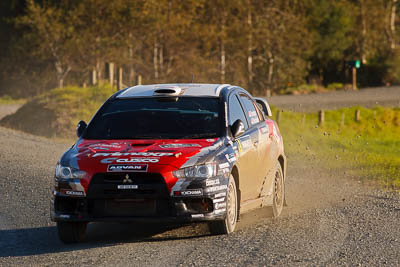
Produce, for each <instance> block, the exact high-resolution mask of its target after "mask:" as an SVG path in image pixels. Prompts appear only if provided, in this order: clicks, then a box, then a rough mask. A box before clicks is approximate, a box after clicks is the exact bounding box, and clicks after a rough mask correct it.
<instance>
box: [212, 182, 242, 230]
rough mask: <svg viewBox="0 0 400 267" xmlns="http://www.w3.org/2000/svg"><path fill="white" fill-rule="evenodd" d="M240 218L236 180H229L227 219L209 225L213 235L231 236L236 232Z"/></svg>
mask: <svg viewBox="0 0 400 267" xmlns="http://www.w3.org/2000/svg"><path fill="white" fill-rule="evenodd" d="M237 217H238V198H237V190H236V183H235V179H234V178H233V176H232V175H231V176H230V178H229V185H228V192H227V195H226V218H225V220H223V221H215V222H210V223H209V224H208V226H209V229H210V232H211V233H212V234H230V233H232V232H233V231H234V230H235V227H236V223H237Z"/></svg>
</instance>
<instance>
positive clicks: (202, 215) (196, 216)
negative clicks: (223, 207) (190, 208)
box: [192, 214, 204, 218]
mask: <svg viewBox="0 0 400 267" xmlns="http://www.w3.org/2000/svg"><path fill="white" fill-rule="evenodd" d="M203 217H204V214H192V218H203Z"/></svg>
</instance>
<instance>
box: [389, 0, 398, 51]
mask: <svg viewBox="0 0 400 267" xmlns="http://www.w3.org/2000/svg"><path fill="white" fill-rule="evenodd" d="M397 2H398V0H392V6H391V12H390V48H391V49H396V8H397Z"/></svg>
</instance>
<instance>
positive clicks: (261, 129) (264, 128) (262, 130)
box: [260, 127, 268, 134]
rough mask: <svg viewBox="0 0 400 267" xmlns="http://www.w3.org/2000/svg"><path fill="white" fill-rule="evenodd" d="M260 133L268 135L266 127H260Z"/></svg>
mask: <svg viewBox="0 0 400 267" xmlns="http://www.w3.org/2000/svg"><path fill="white" fill-rule="evenodd" d="M260 131H261V133H262V134H266V133H268V127H261V128H260Z"/></svg>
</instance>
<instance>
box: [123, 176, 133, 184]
mask: <svg viewBox="0 0 400 267" xmlns="http://www.w3.org/2000/svg"><path fill="white" fill-rule="evenodd" d="M122 182H123V183H124V184H127V183H130V184H131V183H132V180H131V179H130V178H129V174H127V175H125V179H124V180H122Z"/></svg>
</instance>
